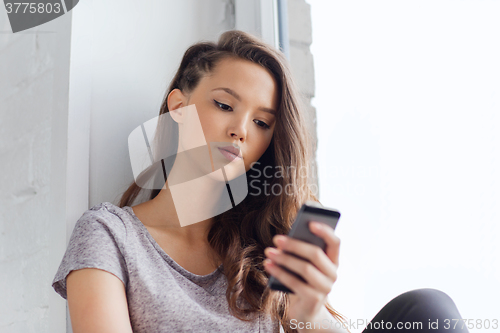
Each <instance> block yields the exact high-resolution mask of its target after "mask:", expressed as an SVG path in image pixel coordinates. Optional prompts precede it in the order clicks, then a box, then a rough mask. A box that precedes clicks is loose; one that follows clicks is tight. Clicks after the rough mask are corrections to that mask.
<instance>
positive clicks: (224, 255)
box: [120, 31, 345, 332]
mask: <svg viewBox="0 0 500 333" xmlns="http://www.w3.org/2000/svg"><path fill="white" fill-rule="evenodd" d="M228 57H236V58H240V59H246V60H249V61H252V62H254V63H256V64H259V65H261V66H262V67H264V68H265V69H266V70H267V71H268V72H269V73H270V74H271V75H272V76H273V77H274V79H275V80H276V83H277V87H278V96H279V104H278V105H279V109H278V112H277V116H276V117H277V119H276V126H275V129H274V133H273V138H272V140H271V143H270V145H269V147H268V149H267V150H266V151H265V153H264V154H263V155H262V157H261V158H260V159H259V161H258V162H257V163H254V165H253V166H252V168H251V169H250V170H249V171H248V172H247V174H246V176H247V180H248V181H249V182H252V186H251V188H252V190H255V189H259V190H260V191H257V193H258V194H257V195H256V194H255V193H254V191H251V193H249V195H247V197H246V198H245V199H244V200H243V201H242V202H241V203H240V204H238V205H237V206H236V207H234V208H232V209H230V210H229V211H227V212H224V213H222V214H220V215H217V216H215V217H214V223H213V225H212V227H211V229H210V231H209V234H208V241H209V243H210V245H211V246H212V248H213V249H214V251H215V252H216V253H217V255H218V256H219V257H220V259H221V260H222V266H223V270H224V274H225V276H226V277H227V280H228V287H227V291H226V298H227V301H228V303H229V309H230V311H231V312H232V314H233V315H234V316H235V317H237V318H239V319H241V320H253V319H254V317H255V315H256V314H258V313H270V314H271V315H272V316H273V318H275V319H276V318H277V319H279V320H280V322H281V324H282V325H283V328H284V329H285V331H286V332H294V331H295V330H294V329H292V328H291V327H290V325H289V319H288V315H287V307H288V303H289V300H288V295H287V294H286V293H283V292H278V291H272V290H270V289H269V288H267V281H268V278H269V275H268V274H267V272H266V271H265V270H264V267H263V260H264V259H265V255H264V249H265V248H266V247H268V246H273V242H272V238H273V236H274V235H276V234H287V233H288V232H289V230H290V228H291V225H292V223H293V220H294V218H295V216H296V214H297V212H298V209H299V208H300V206H301V205H302V204H303V203H304V202H305V201H306V200H313V201H316V202H319V200H318V198H317V197H316V196H315V195H314V193H313V192H312V191H311V189H310V187H309V184H308V178H307V177H304V175H302V174H301V172H300V171H301V170H308V168H309V165H310V163H311V159H312V155H311V153H312V151H313V149H312V148H313V147H312V137H311V136H310V133H309V132H308V131H307V129H306V125H305V117H304V114H303V112H304V107H303V106H302V105H301V101H300V99H299V97H298V94H297V92H296V88H295V84H294V82H293V80H292V75H291V74H290V71H289V68H288V65H287V61H286V59H285V58H284V56H283V55H282V53H281V52H279V51H277V50H275V49H274V48H272V47H270V46H268V45H266V44H265V43H263V42H262V41H260V40H259V39H257V38H256V37H254V36H252V35H249V34H247V33H245V32H241V31H227V32H225V33H223V34H222V35H221V37H220V39H219V41H218V42H217V43H212V42H200V43H197V44H194V45H192V46H191V47H189V48H188V49H187V51H186V52H185V53H184V57H183V58H182V61H181V64H180V67H179V69H178V71H177V73H176V74H175V77H174V78H173V80H172V82H171V84H170V87H169V88H168V91H167V93H166V95H165V98H164V101H163V103H162V106H161V109H160V115H161V114H164V113H166V112H169V110H168V105H167V97H168V95H169V93H170V92H171V91H172V90H174V89H180V90H181V91H182V92H183V93H188V94H189V93H190V92H192V91H193V89H195V88H196V86H197V84H198V83H199V81H200V79H201V78H202V77H203V76H204V75H207V74H210V73H211V72H212V71H213V70H214V68H215V66H216V65H217V64H218V63H219V61H221V60H222V59H224V58H228ZM170 133H172V134H171V135H172V139H173V140H176V138H175V136H176V135H178V134H177V133H178V132H177V128H174V129H172V131H170ZM266 166H267V167H268V168H267V169H266V173H264V168H265V167H266ZM269 166H270V167H271V170H273V171H272V172H269V171H268V170H269ZM280 170H281V172H279V171H280ZM290 170H292V171H291V172H290ZM266 176H269V177H270V178H266ZM265 182H267V192H265V190H266V189H265V188H264V184H265ZM276 188H277V189H280V191H279V192H278V191H277V190H274V191H271V192H270V191H269V189H276ZM159 191H160V190H153V191H151V194H150V196H149V198H150V199H152V198H154V197H155V196H156V195H157V194H158V193H159ZM140 192H141V187H139V186H138V185H137V184H136V183H135V182H134V183H132V185H131V186H130V187H129V188H128V189H127V190H126V191H125V193H124V194H123V196H122V198H121V201H120V207H124V206H131V205H132V204H133V203H134V201H136V199H137V198H138V195H139V193H140ZM276 192H278V193H276ZM326 307H327V309H328V311H329V312H330V313H331V314H332V315H333V316H334V317H335V318H336V319H338V320H339V321H341V322H342V321H344V320H345V319H344V317H343V316H342V315H340V314H339V313H338V312H336V311H335V310H334V309H332V308H331V306H330V305H329V304H328V303H327V304H326Z"/></svg>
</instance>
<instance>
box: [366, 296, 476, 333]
mask: <svg viewBox="0 0 500 333" xmlns="http://www.w3.org/2000/svg"><path fill="white" fill-rule="evenodd" d="M453 319H455V320H453ZM459 319H462V317H461V316H460V313H459V312H458V309H457V306H456V305H455V303H454V302H453V300H452V299H451V298H450V296H448V295H447V294H445V293H444V292H442V291H439V290H436V289H417V290H412V291H408V292H406V293H404V294H401V295H399V296H397V297H396V298H394V299H393V300H391V301H390V302H389V303H387V304H386V305H385V306H384V307H383V308H382V310H380V311H379V313H377V315H376V316H375V317H374V318H373V319H372V320H371V322H370V323H369V324H368V325H367V326H366V328H365V329H364V330H363V333H381V332H418V333H424V332H425V333H437V332H439V333H441V332H448V333H450V332H460V333H466V332H467V333H468V332H469V331H468V330H467V323H464V321H460V320H459ZM420 323H421V324H420ZM398 325H399V328H398ZM405 326H406V327H405Z"/></svg>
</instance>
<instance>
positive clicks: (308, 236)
mask: <svg viewBox="0 0 500 333" xmlns="http://www.w3.org/2000/svg"><path fill="white" fill-rule="evenodd" d="M339 218H340V213H339V212H338V211H336V210H334V209H331V208H327V207H323V206H322V205H321V204H320V203H318V202H315V201H306V203H304V204H303V205H302V207H301V208H300V209H299V212H298V213H297V217H296V218H295V221H294V222H293V225H292V229H291V230H290V232H289V233H288V236H289V237H291V238H295V239H298V240H301V241H304V242H307V243H310V244H314V245H317V246H319V247H320V248H321V249H322V250H323V251H326V243H325V241H324V240H323V239H322V238H320V237H318V236H316V235H315V234H313V233H312V232H311V231H310V230H309V222H311V221H317V222H321V223H325V224H327V225H329V226H330V227H332V228H333V229H335V228H336V227H337V223H338V221H339ZM288 254H291V255H294V256H296V257H299V256H297V255H295V254H293V253H288ZM299 258H300V257H299ZM300 259H303V260H304V258H300ZM280 267H281V268H283V269H284V270H286V271H287V272H289V273H291V274H293V275H294V276H296V277H297V278H299V279H300V280H302V281H304V282H305V280H304V279H303V278H302V277H301V276H300V275H298V274H296V273H295V272H292V271H290V270H289V269H287V268H286V267H283V266H280ZM268 286H269V288H271V289H273V290H280V291H284V292H287V293H292V294H293V291H291V290H290V289H288V288H287V287H285V286H284V285H283V284H282V283H281V282H279V281H278V279H276V278H275V277H274V276H271V278H270V279H269V282H268Z"/></svg>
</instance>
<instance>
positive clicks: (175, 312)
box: [53, 31, 459, 333]
mask: <svg viewBox="0 0 500 333" xmlns="http://www.w3.org/2000/svg"><path fill="white" fill-rule="evenodd" d="M190 106H195V109H194V110H195V111H196V112H191V113H190V112H188V111H189V110H191V111H193V108H190ZM303 110H304V109H303V107H302V106H301V105H300V102H299V98H298V96H297V93H296V90H295V87H294V84H293V81H292V77H291V75H290V72H289V70H288V67H287V65H286V60H285V59H284V57H283V56H282V54H281V53H280V52H278V51H276V50H274V49H273V48H271V47H269V46H267V45H266V44H264V43H262V42H261V41H259V40H258V39H256V38H254V37H252V36H250V35H248V34H246V33H243V32H240V31H229V32H226V33H224V34H223V35H222V36H221V37H220V39H219V41H218V43H209V42H203V43H198V44H195V45H193V46H191V47H190V48H189V49H188V50H187V51H186V52H185V54H184V57H183V59H182V62H181V64H180V67H179V69H178V71H177V73H176V75H175V77H174V79H173V81H172V83H171V85H170V87H169V89H168V91H167V94H166V97H165V100H164V102H163V104H162V107H161V110H160V116H165V115H167V113H168V115H170V116H171V119H172V120H173V122H172V124H173V127H171V128H165V127H162V126H160V127H158V129H160V131H158V130H157V134H158V133H161V135H165V137H161V138H162V139H161V140H160V144H163V143H166V142H168V144H170V145H173V147H174V148H175V149H176V150H177V152H178V153H179V154H178V155H176V156H175V158H174V159H170V161H171V162H172V163H170V164H169V163H166V164H167V165H166V166H165V163H164V161H162V170H163V172H164V176H166V178H165V179H163V181H162V182H163V183H164V185H165V186H162V188H161V189H158V188H157V189H154V190H152V191H147V190H145V189H144V188H142V187H144V186H142V185H143V182H140V181H139V179H136V182H134V183H133V184H132V185H131V186H130V187H129V189H128V190H127V191H126V192H125V193H124V194H123V196H122V199H121V201H120V204H119V206H115V205H113V204H111V203H103V204H100V205H97V206H94V207H92V208H91V209H90V210H88V211H87V212H85V213H84V215H83V216H82V217H81V218H80V219H79V220H78V222H77V224H76V226H75V229H74V231H73V234H72V236H71V239H70V242H69V245H68V249H67V251H66V253H65V256H64V258H63V260H62V263H61V265H60V267H59V270H58V272H57V273H56V276H55V278H54V281H53V287H54V289H55V290H56V292H58V293H59V294H60V295H61V296H62V297H64V298H67V300H68V306H69V311H70V316H71V322H72V326H73V332H75V333H79V332H120V333H123V332H132V331H133V332H279V331H280V330H284V331H285V332H297V331H298V332H315V331H318V332H345V331H346V328H341V327H340V326H341V325H339V323H341V322H344V318H343V317H342V316H341V315H340V314H339V313H337V312H336V311H335V310H334V309H332V308H331V306H330V305H329V304H328V303H327V295H328V293H329V292H330V290H331V288H332V286H333V283H334V282H335V280H336V278H337V267H338V264H339V246H340V240H339V238H338V237H337V236H335V233H334V231H333V229H331V228H329V227H327V226H324V225H322V224H320V223H310V229H311V231H312V232H313V233H315V234H317V235H318V236H319V237H322V238H323V239H324V240H325V242H326V244H327V251H326V253H325V252H323V251H321V249H320V248H319V247H316V246H313V245H310V244H307V243H304V242H300V241H297V240H293V239H290V238H288V237H286V236H284V235H286V234H287V233H288V231H289V230H290V228H291V224H292V222H293V220H294V218H295V215H296V213H297V211H298V209H299V208H300V206H301V205H302V204H303V203H304V202H305V201H307V200H313V201H317V202H318V199H317V198H316V196H315V195H314V193H313V192H312V191H311V190H310V188H309V186H308V178H307V174H306V175H304V172H301V171H303V170H308V163H309V162H310V158H311V155H310V153H311V151H312V147H311V138H310V136H309V134H308V132H307V130H306V126H305V121H304V114H303V112H304V111H303ZM196 121H199V124H200V125H201V128H202V133H203V136H204V139H205V140H206V143H207V146H206V147H205V148H208V155H207V156H209V158H210V164H203V163H202V162H200V161H201V160H202V159H200V158H198V155H196V154H195V153H196V152H197V150H196V149H194V148H193V147H199V145H198V143H199V140H198V139H199V137H198V138H197V135H198V134H199V133H198V134H197V132H196V128H197V127H196ZM193 124H194V125H193ZM197 140H198V141H197ZM210 143H226V145H220V144H215V145H212V144H210ZM228 147H229V148H228ZM231 147H233V148H234V149H233V148H231ZM190 148H193V149H190ZM205 148H204V149H205ZM219 148H220V149H219ZM181 152H182V154H180V153H181ZM164 157H166V156H164ZM157 165H158V164H157ZM217 165H222V166H224V168H223V169H224V170H225V172H224V174H223V176H224V177H223V178H222V179H219V181H222V182H223V184H225V183H226V182H229V183H230V182H231V181H234V180H235V179H237V178H240V177H241V176H242V174H243V175H244V176H245V178H244V179H246V180H247V181H248V184H249V185H250V184H251V186H249V189H250V190H249V191H248V194H247V195H246V197H244V199H243V198H241V199H242V200H240V201H241V202H239V203H237V204H234V203H233V205H232V208H231V209H225V210H223V212H222V213H220V214H217V215H214V216H213V217H208V218H206V219H203V220H198V221H195V222H196V223H194V222H193V221H191V222H189V223H186V222H185V216H187V215H189V213H192V212H198V211H199V210H207V209H206V207H204V206H203V203H206V205H207V206H209V208H213V206H215V205H216V203H220V200H219V199H221V198H223V197H224V195H225V194H224V193H226V192H224V188H225V186H224V187H223V188H222V190H221V188H220V187H217V186H213V187H208V188H203V190H200V191H198V190H192V191H187V192H186V191H184V192H182V191H181V192H179V191H178V190H177V188H175V187H174V185H177V184H179V183H182V182H183V181H189V180H193V179H199V177H200V176H203V175H207V174H209V173H210V174H214V175H215V172H216V171H217V170H218V169H220V168H218V167H217ZM207 166H208V167H207ZM238 166H239V167H240V169H238ZM241 170H243V171H241ZM290 170H291V171H290ZM219 176H220V175H219ZM213 177H214V178H213V179H215V178H217V176H213ZM240 179H241V178H240ZM215 183H216V182H215ZM138 184H139V185H141V186H142V187H141V186H139V185H138ZM174 188H175V190H174ZM269 189H273V191H270V190H269ZM144 193H146V195H147V198H146V199H142V200H141V195H144ZM200 198H202V200H200ZM213 198H215V199H213ZM193 202H194V203H196V204H192V203H193ZM200 203H201V204H200ZM134 204H135V205H134ZM202 206H203V207H202ZM226 208H227V207H226ZM209 210H210V209H208V210H207V211H209ZM284 250H285V251H287V252H291V253H293V254H295V255H296V256H293V255H290V254H285V253H284V252H283V251H284ZM266 258H267V259H266ZM278 265H281V266H285V267H287V268H288V269H290V270H291V271H294V272H296V273H298V274H299V275H300V276H302V277H303V279H304V281H302V280H300V279H298V278H297V277H295V276H293V275H292V274H290V273H288V272H286V271H285V270H283V269H282V268H280V267H279V266H278ZM271 275H273V276H275V277H276V278H277V279H278V280H280V281H281V282H282V283H283V284H284V285H286V286H287V287H288V288H289V289H291V290H292V291H293V293H290V294H286V293H282V292H278V291H272V290H269V289H268V288H267V287H266V285H267V281H268V278H269V277H270V276H271ZM450 316H454V317H453V318H459V314H458V311H457V310H456V307H455V306H454V304H453V301H451V299H450V298H449V297H448V296H447V295H445V294H444V293H442V292H439V291H436V290H431V289H423V290H417V291H412V292H409V293H406V294H403V295H401V296H399V297H398V298H396V299H394V300H393V301H391V302H390V303H389V304H388V305H387V306H386V307H384V309H382V311H380V312H379V314H378V315H377V316H376V317H375V318H374V319H373V320H372V324H373V323H375V322H379V325H380V321H385V322H386V323H387V322H391V324H392V323H393V324H394V326H396V324H397V322H403V321H406V320H410V319H411V320H412V321H417V320H418V321H421V322H422V323H423V329H421V330H419V331H426V328H427V325H428V321H429V319H430V320H435V319H440V320H443V319H445V318H449V319H453V318H452V317H450ZM439 325H440V326H439V328H442V327H443V326H442V325H443V324H442V322H440V323H439ZM280 326H281V327H280ZM369 329H370V326H368V328H367V330H366V331H367V332H368V331H369ZM372 329H376V330H377V331H380V330H381V329H380V326H379V327H378V328H377V327H373V328H372ZM408 331H411V330H408ZM432 331H433V332H436V331H439V330H436V329H433V330H432ZM446 331H447V332H448V331H453V330H446ZM370 332H371V331H370Z"/></svg>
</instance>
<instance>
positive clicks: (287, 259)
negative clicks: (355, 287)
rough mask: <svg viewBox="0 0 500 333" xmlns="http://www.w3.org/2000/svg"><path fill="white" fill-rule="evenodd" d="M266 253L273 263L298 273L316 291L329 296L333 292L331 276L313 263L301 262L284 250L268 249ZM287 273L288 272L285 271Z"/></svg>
mask: <svg viewBox="0 0 500 333" xmlns="http://www.w3.org/2000/svg"><path fill="white" fill-rule="evenodd" d="M264 252H265V254H266V256H267V257H268V258H269V259H271V260H272V262H274V263H276V264H278V265H281V266H284V267H286V268H288V269H289V270H290V271H292V272H294V273H297V274H298V275H300V276H301V277H302V278H304V280H306V282H307V283H308V284H309V285H311V287H313V288H314V289H317V290H319V291H320V292H322V293H324V294H328V293H329V292H330V291H331V289H332V285H333V282H334V281H333V280H332V279H331V278H330V277H329V276H326V275H324V274H323V273H322V272H320V271H319V270H318V269H317V268H316V267H315V266H314V265H312V264H311V263H309V262H307V261H305V260H301V259H299V258H297V257H295V256H293V255H290V254H286V253H284V252H283V251H282V250H279V249H275V248H270V247H268V248H267V249H266V250H265V251H264ZM285 273H287V272H286V271H285ZM277 278H278V277H277ZM278 280H279V278H278ZM280 281H281V280H280Z"/></svg>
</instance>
